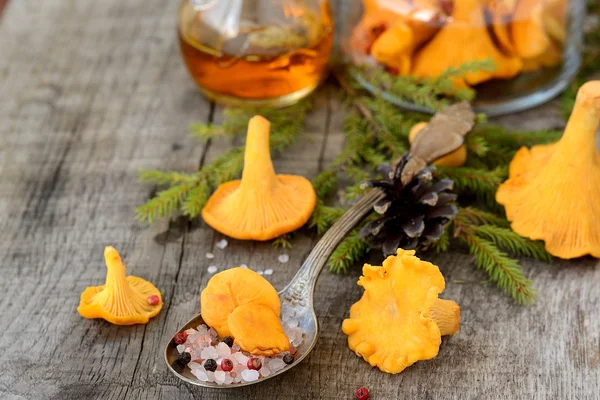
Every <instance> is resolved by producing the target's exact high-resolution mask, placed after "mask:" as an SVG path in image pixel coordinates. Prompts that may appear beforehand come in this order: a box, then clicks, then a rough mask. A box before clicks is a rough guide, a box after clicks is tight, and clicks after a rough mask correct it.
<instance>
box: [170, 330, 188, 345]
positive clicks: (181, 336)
mask: <svg viewBox="0 0 600 400" xmlns="http://www.w3.org/2000/svg"><path fill="white" fill-rule="evenodd" d="M186 340H187V333H185V331H184V332H177V333H176V334H175V336H173V341H174V342H175V343H177V344H184V343H185V341H186Z"/></svg>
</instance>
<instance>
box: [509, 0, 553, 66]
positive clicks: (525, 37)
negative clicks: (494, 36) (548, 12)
mask: <svg viewBox="0 0 600 400" xmlns="http://www.w3.org/2000/svg"><path fill="white" fill-rule="evenodd" d="M543 13H544V0H521V1H519V2H518V3H517V6H516V8H515V13H514V15H513V22H512V24H511V36H512V39H513V44H514V46H515V49H516V51H517V54H518V55H519V56H521V57H522V58H535V57H538V56H540V55H541V54H542V53H543V52H544V51H546V49H547V48H548V46H550V38H549V36H548V33H546V30H545V29H544V21H543Z"/></svg>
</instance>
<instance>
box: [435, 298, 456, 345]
mask: <svg viewBox="0 0 600 400" xmlns="http://www.w3.org/2000/svg"><path fill="white" fill-rule="evenodd" d="M427 316H428V317H429V318H431V319H433V320H434V321H435V323H436V324H437V326H438V328H440V335H442V336H445V335H454V334H455V333H456V332H458V328H459V326H460V307H459V306H458V304H456V302H454V301H452V300H443V299H436V301H435V303H434V304H433V307H432V308H431V311H429V314H428V315H427Z"/></svg>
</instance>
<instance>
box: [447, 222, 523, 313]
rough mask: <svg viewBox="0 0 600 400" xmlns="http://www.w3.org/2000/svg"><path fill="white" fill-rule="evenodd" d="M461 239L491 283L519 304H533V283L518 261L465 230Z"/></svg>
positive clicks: (461, 234)
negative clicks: (524, 273) (525, 274)
mask: <svg viewBox="0 0 600 400" xmlns="http://www.w3.org/2000/svg"><path fill="white" fill-rule="evenodd" d="M459 238H460V239H461V240H462V241H463V242H464V243H465V244H467V245H468V247H469V253H470V254H472V255H473V256H474V257H475V265H477V267H478V268H480V269H483V270H484V271H486V272H487V274H488V275H489V277H490V281H491V282H493V283H495V284H496V285H497V286H498V287H499V288H500V289H502V290H503V291H504V293H506V294H508V295H510V296H512V297H513V298H514V299H515V300H516V301H517V302H518V303H519V304H528V303H532V302H533V301H534V300H535V291H534V289H533V287H532V283H531V281H530V280H528V279H527V278H526V277H525V276H524V275H523V271H522V270H521V266H520V265H519V263H518V261H517V260H514V259H512V258H510V257H508V255H507V254H506V253H504V252H502V251H501V250H499V249H498V248H497V247H496V246H495V245H494V243H493V242H491V241H489V240H487V239H485V238H481V237H479V236H477V235H476V234H473V233H472V232H471V231H469V230H468V229H463V230H462V231H461V233H460V235H459Z"/></svg>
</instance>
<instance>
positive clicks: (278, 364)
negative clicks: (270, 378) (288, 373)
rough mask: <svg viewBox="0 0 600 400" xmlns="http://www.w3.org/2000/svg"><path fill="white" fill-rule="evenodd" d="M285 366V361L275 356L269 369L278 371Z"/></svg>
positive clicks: (270, 362)
mask: <svg viewBox="0 0 600 400" xmlns="http://www.w3.org/2000/svg"><path fill="white" fill-rule="evenodd" d="M284 367H285V363H284V362H283V360H282V359H279V358H274V359H272V360H271V361H269V369H270V370H271V371H272V372H277V371H279V370H282V369H283V368H284Z"/></svg>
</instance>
